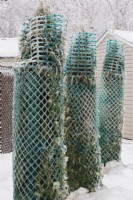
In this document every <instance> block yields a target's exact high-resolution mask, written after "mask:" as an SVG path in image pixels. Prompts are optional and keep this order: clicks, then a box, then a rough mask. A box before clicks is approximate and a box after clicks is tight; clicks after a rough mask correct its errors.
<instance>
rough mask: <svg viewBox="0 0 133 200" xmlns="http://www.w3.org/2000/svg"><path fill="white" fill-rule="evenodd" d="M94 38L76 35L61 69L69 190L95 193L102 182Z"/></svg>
mask: <svg viewBox="0 0 133 200" xmlns="http://www.w3.org/2000/svg"><path fill="white" fill-rule="evenodd" d="M95 68H96V35H95V34H92V33H87V32H80V33H78V34H76V35H75V36H74V37H73V38H72V40H71V45H70V50H69V54H68V57H67V61H66V66H65V68H64V81H63V85H64V105H65V108H64V114H65V120H64V130H65V137H66V146H67V156H68V158H69V159H68V165H67V173H68V184H69V187H70V190H71V191H73V190H76V189H78V188H79V187H85V188H87V189H88V190H89V191H90V192H91V191H95V190H96V189H97V188H98V187H99V186H100V183H101V162H100V147H99V135H98V129H97V120H96V119H97V117H96V79H95Z"/></svg>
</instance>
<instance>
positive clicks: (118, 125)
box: [98, 40, 124, 164]
mask: <svg viewBox="0 0 133 200" xmlns="http://www.w3.org/2000/svg"><path fill="white" fill-rule="evenodd" d="M123 80H124V55H123V45H122V44H121V43H120V42H118V41H116V40H108V42H107V47H106V56H105V61H104V66H103V71H102V74H101V84H100V89H99V103H98V107H99V132H100V136H101V137H100V145H101V156H102V163H104V164H106V163H107V162H109V161H112V160H117V161H119V160H120V152H121V140H122V127H123V86H124V84H123Z"/></svg>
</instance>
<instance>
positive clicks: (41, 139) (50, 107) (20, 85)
mask: <svg viewBox="0 0 133 200" xmlns="http://www.w3.org/2000/svg"><path fill="white" fill-rule="evenodd" d="M30 30H31V36H30V38H31V47H32V48H31V49H30V50H31V59H29V60H25V61H24V62H21V63H18V64H17V66H16V67H15V68H14V80H15V81H14V200H29V199H30V200H34V199H38V200H42V199H43V200H65V199H66V197H67V195H68V186H67V182H66V157H65V154H66V146H65V145H64V133H63V132H62V131H61V127H60V120H61V117H60V112H61V109H60V107H61V98H60V96H61V94H60V75H61V72H62V66H63V61H64V31H65V30H64V19H63V17H62V16H61V15H47V16H37V17H34V18H32V19H31V27H30Z"/></svg>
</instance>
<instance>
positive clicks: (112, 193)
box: [0, 140, 133, 200]
mask: <svg viewBox="0 0 133 200" xmlns="http://www.w3.org/2000/svg"><path fill="white" fill-rule="evenodd" d="M11 169H12V154H7V155H0V200H13V197H12V193H13V189H12V188H13V185H12V170H11ZM103 185H104V186H103V188H102V189H101V190H99V191H98V192H96V193H88V191H87V190H86V189H84V188H80V189H79V190H77V191H75V192H73V193H71V194H70V196H69V197H68V198H67V200H133V142H132V141H127V140H123V145H122V162H120V163H118V162H116V161H113V162H110V163H108V165H107V166H106V168H105V169H104V179H103Z"/></svg>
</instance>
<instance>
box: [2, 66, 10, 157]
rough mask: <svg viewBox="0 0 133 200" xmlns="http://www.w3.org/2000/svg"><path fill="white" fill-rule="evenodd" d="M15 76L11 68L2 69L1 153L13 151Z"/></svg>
mask: <svg viewBox="0 0 133 200" xmlns="http://www.w3.org/2000/svg"><path fill="white" fill-rule="evenodd" d="M12 99H13V75H12V69H11V68H9V67H0V153H3V154H4V153H9V152H11V151H12Z"/></svg>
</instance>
